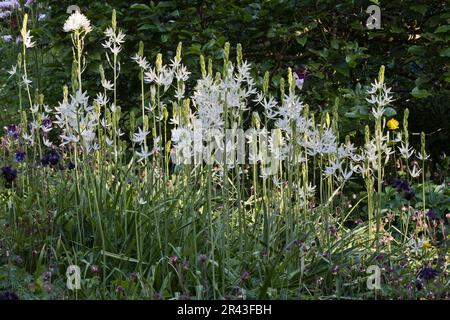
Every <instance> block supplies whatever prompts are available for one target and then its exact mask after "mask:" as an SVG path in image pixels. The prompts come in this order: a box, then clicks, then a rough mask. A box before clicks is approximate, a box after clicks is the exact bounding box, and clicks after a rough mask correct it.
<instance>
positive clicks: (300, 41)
mask: <svg viewBox="0 0 450 320" xmlns="http://www.w3.org/2000/svg"><path fill="white" fill-rule="evenodd" d="M307 40H308V37H297V38H295V41H297V43H298V44H300V45H302V46H304V45H305V43H306V41H307Z"/></svg>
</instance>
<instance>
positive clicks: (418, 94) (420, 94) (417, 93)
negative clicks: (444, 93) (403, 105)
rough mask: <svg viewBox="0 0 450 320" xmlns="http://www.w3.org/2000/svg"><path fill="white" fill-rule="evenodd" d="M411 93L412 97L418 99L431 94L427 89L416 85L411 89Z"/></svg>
mask: <svg viewBox="0 0 450 320" xmlns="http://www.w3.org/2000/svg"><path fill="white" fill-rule="evenodd" d="M411 94H412V95H413V97H415V98H418V99H422V98H426V97H428V96H430V95H431V93H429V92H428V91H427V90H425V89H419V88H418V87H415V88H414V89H413V90H412V91H411Z"/></svg>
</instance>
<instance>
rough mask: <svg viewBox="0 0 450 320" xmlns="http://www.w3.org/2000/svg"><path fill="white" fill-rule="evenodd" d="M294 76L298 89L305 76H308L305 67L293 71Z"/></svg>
mask: <svg viewBox="0 0 450 320" xmlns="http://www.w3.org/2000/svg"><path fill="white" fill-rule="evenodd" d="M294 78H295V84H296V85H297V88H298V89H299V90H302V88H303V84H304V83H305V80H306V79H307V78H309V73H308V70H307V69H306V68H304V69H301V70H299V71H297V72H294Z"/></svg>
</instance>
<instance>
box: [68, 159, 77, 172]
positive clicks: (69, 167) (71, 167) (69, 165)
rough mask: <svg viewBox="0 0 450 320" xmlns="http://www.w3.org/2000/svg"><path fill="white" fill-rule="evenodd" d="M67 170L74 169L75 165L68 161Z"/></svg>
mask: <svg viewBox="0 0 450 320" xmlns="http://www.w3.org/2000/svg"><path fill="white" fill-rule="evenodd" d="M67 169H69V170H73V169H75V165H74V164H73V162H72V161H69V163H68V164H67Z"/></svg>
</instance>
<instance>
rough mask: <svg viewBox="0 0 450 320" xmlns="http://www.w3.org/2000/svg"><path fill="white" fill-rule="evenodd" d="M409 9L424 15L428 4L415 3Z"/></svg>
mask: <svg viewBox="0 0 450 320" xmlns="http://www.w3.org/2000/svg"><path fill="white" fill-rule="evenodd" d="M410 8H411V10H413V11H416V12H418V13H420V14H421V15H424V14H425V13H426V12H427V10H428V6H427V5H425V4H416V5H413V6H410Z"/></svg>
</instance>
